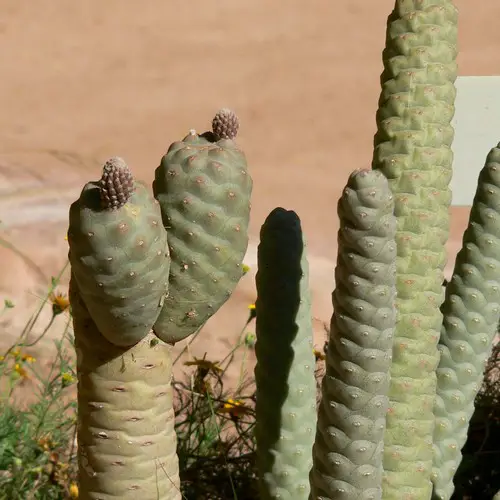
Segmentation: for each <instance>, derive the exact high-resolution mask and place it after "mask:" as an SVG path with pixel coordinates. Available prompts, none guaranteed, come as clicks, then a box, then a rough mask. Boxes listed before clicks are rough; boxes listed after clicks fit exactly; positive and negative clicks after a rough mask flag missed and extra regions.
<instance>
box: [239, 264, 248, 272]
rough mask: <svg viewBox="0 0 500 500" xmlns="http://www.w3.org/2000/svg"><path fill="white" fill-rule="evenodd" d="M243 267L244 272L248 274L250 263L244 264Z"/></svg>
mask: <svg viewBox="0 0 500 500" xmlns="http://www.w3.org/2000/svg"><path fill="white" fill-rule="evenodd" d="M241 269H242V270H243V274H246V273H248V271H250V266H249V265H248V264H243V266H241Z"/></svg>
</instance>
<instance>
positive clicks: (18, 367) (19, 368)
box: [14, 363, 28, 378]
mask: <svg viewBox="0 0 500 500" xmlns="http://www.w3.org/2000/svg"><path fill="white" fill-rule="evenodd" d="M14 371H15V372H16V373H17V374H18V375H19V376H20V377H21V378H28V373H27V372H26V370H25V369H24V368H23V367H22V365H20V364H19V363H16V364H15V365H14Z"/></svg>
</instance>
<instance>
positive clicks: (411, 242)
mask: <svg viewBox="0 0 500 500" xmlns="http://www.w3.org/2000/svg"><path fill="white" fill-rule="evenodd" d="M456 55H457V10H456V8H455V6H454V5H453V3H452V2H451V1H450V0H397V1H396V5H395V8H394V11H393V13H392V14H391V15H390V17H389V20H388V27H387V37H386V49H385V51H384V54H383V61H384V73H383V74H382V93H381V97H380V102H379V110H378V113H377V125H378V131H377V134H376V136H375V152H374V159H373V168H374V169H380V170H381V171H382V172H383V173H384V174H385V176H386V177H387V178H388V180H389V185H390V188H391V191H392V192H393V194H394V202H395V214H396V217H397V221H398V231H397V236H396V242H397V247H398V259H397V270H398V281H397V294H398V297H397V308H398V322H397V327H396V334H395V342H394V349H393V364H392V367H391V386H390V400H391V405H390V411H389V414H388V417H387V430H386V436H385V438H384V439H385V451H384V491H383V497H384V498H385V499H387V500H391V499H397V500H401V499H402V498H412V500H428V499H429V498H430V495H431V491H432V484H431V472H432V460H433V458H432V455H433V449H432V434H433V429H434V416H433V406H434V399H435V393H436V383H437V382H436V372H435V370H436V367H437V364H438V361H439V354H438V350H437V342H438V339H439V335H440V331H441V324H442V320H443V318H442V314H441V312H440V310H439V307H440V305H441V303H442V301H443V299H444V293H443V289H442V286H441V284H442V282H443V269H444V266H445V263H446V252H445V247H444V245H445V242H446V240H447V238H448V233H449V213H448V209H449V205H450V201H451V192H450V189H449V182H450V179H451V175H452V169H451V164H452V151H451V149H450V146H451V143H452V139H453V135H454V134H453V128H452V126H451V124H450V122H451V119H452V117H453V114H454V101H455V93H456V92H455V87H454V81H455V79H456V75H457V65H456Z"/></svg>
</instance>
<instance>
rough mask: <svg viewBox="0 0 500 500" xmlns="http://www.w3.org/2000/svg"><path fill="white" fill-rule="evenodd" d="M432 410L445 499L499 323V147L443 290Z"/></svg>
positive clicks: (438, 481)
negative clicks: (444, 295)
mask: <svg viewBox="0 0 500 500" xmlns="http://www.w3.org/2000/svg"><path fill="white" fill-rule="evenodd" d="M442 312H443V315H444V321H443V326H442V329H441V338H440V340H439V348H440V352H441V358H440V362H439V366H438V369H437V377H438V386H437V399H436V404H435V408H434V415H435V416H436V428H435V431H434V445H435V450H434V471H433V483H434V498H436V499H439V500H449V499H450V498H451V495H452V494H453V489H454V486H453V476H454V475H455V472H456V471H457V469H458V466H459V464H460V461H461V458H462V456H461V449H462V447H463V445H464V444H465V441H466V439H467V430H468V423H469V421H470V419H471V417H472V414H473V412H474V399H475V397H476V395H477V392H478V390H479V387H480V386H481V382H482V378H483V373H484V368H485V363H486V361H487V359H488V357H489V356H490V354H491V348H492V344H493V339H494V337H495V334H496V333H497V328H498V322H499V320H500V144H499V145H498V147H497V148H493V149H492V150H491V152H490V153H489V155H488V157H487V159H486V164H485V166H484V168H483V170H482V171H481V173H480V175H479V181H478V187H477V192H476V196H475V198H474V202H473V208H472V211H471V214H470V219H469V225H468V227H467V230H466V231H465V233H464V238H463V245H462V249H461V250H460V252H459V253H458V255H457V260H456V262H455V269H454V272H453V278H452V280H451V281H450V283H449V284H448V286H447V287H446V298H445V301H444V303H443V306H442Z"/></svg>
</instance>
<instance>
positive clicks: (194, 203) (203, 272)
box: [153, 131, 252, 343]
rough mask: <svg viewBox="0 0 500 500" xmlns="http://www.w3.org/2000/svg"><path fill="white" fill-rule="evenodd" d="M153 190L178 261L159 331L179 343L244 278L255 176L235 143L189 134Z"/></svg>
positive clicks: (173, 266)
mask: <svg viewBox="0 0 500 500" xmlns="http://www.w3.org/2000/svg"><path fill="white" fill-rule="evenodd" d="M153 191H154V194H155V197H156V198H157V199H158V201H159V202H160V206H161V212H162V217H163V224H164V225H165V228H166V229H167V232H168V244H169V249H170V256H171V259H172V262H171V267H170V278H169V293H168V296H167V297H166V299H165V303H164V305H163V308H162V311H161V314H160V317H159V318H158V321H157V322H156V323H155V325H154V331H155V333H156V334H157V335H158V337H160V338H161V339H162V340H164V341H165V342H170V343H175V342H178V341H180V340H182V339H184V338H186V337H187V336H188V335H190V334H192V333H194V332H195V331H196V330H197V329H198V328H200V327H201V326H202V325H203V324H204V323H205V322H206V321H207V320H208V318H210V316H212V315H213V314H214V313H215V312H216V311H217V310H218V309H219V308H220V307H221V306H222V305H223V304H224V303H225V302H226V300H227V299H228V298H229V297H230V295H231V293H232V292H233V290H234V288H235V287H236V285H237V283H238V281H239V280H240V278H241V277H242V275H243V269H242V262H243V258H244V256H245V253H246V250H247V246H248V235H247V229H248V223H249V217H250V195H251V192H252V179H251V177H250V175H249V173H248V169H247V163H246V159H245V155H244V154H243V152H242V151H241V150H240V149H239V148H238V146H237V145H236V143H235V142H234V141H233V140H231V139H217V137H216V136H215V134H214V133H205V134H203V135H201V136H200V135H198V134H196V132H194V131H191V132H190V133H189V134H188V135H187V136H186V137H185V138H184V139H183V140H182V141H178V142H175V143H173V144H172V145H171V146H170V148H169V150H168V152H167V154H166V155H165V156H164V157H163V158H162V161H161V164H160V166H159V167H158V168H157V169H156V171H155V180H154V183H153Z"/></svg>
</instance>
